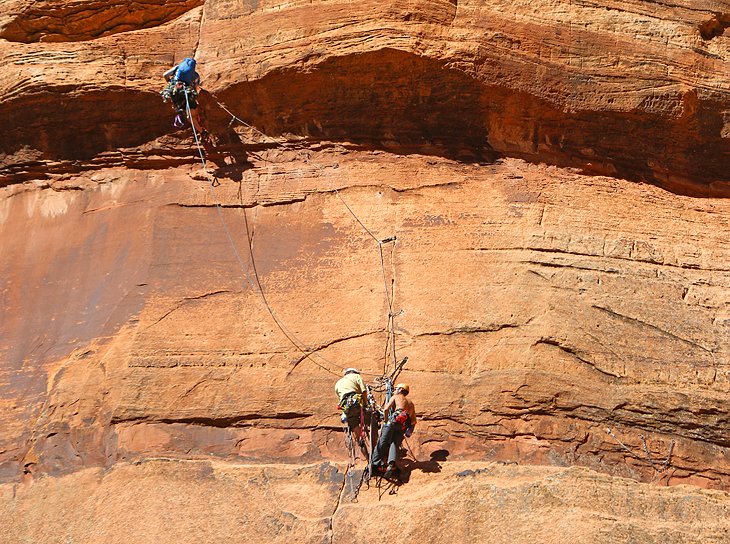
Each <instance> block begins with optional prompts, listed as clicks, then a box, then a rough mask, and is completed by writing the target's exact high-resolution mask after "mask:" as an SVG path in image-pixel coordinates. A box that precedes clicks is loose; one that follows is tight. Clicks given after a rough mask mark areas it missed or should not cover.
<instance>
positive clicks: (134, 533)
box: [0, 460, 730, 544]
mask: <svg viewBox="0 0 730 544" xmlns="http://www.w3.org/2000/svg"><path fill="white" fill-rule="evenodd" d="M357 480H358V473H357V472H356V471H352V470H350V471H349V472H347V473H345V467H344V465H335V466H333V465H330V464H328V463H324V464H318V465H304V466H302V465H295V466H292V465H240V464H228V463H222V462H219V461H213V462H211V461H194V462H189V461H188V462H180V461H171V460H152V461H147V462H144V463H142V464H138V465H129V464H119V465H117V466H115V467H114V468H112V469H111V470H109V471H102V470H100V469H86V470H83V471H80V472H78V473H76V474H73V475H68V476H64V477H62V478H58V479H51V478H48V479H44V480H42V481H39V482H37V483H36V484H35V485H33V486H32V487H30V488H26V487H22V486H15V487H13V486H11V485H9V484H5V485H0V497H2V498H3V499H5V500H2V501H0V516H2V517H3V518H5V519H7V520H9V524H8V525H6V526H5V529H4V532H5V535H6V536H8V537H9V538H10V539H11V540H10V541H11V542H28V541H32V542H59V541H60V542H88V543H95V542H104V543H116V542H119V543H124V542H139V543H141V544H143V543H147V542H154V543H156V544H157V543H158V544H167V543H174V542H180V541H195V542H307V543H309V542H312V543H321V542H328V543H332V544H335V543H346V542H352V541H353V539H356V540H357V541H358V542H365V543H376V542H382V541H383V535H384V534H398V535H400V536H401V537H402V538H406V539H408V540H425V541H432V539H433V538H434V535H439V541H440V542H491V543H510V544H511V543H529V542H535V540H536V539H538V540H539V541H540V542H546V543H549V544H553V543H554V544H560V543H563V542H576V543H592V542H602V543H617V544H618V543H624V542H631V541H633V542H642V543H646V544H651V543H660V542H661V543H667V544H675V543H685V542H703V543H718V544H719V543H723V542H727V541H728V538H730V522H728V519H730V512H729V509H730V500H729V498H728V495H727V494H726V493H723V492H718V491H704V490H698V489H696V488H691V487H685V486H678V487H669V488H666V487H656V486H648V485H646V484H639V483H636V482H634V481H632V480H625V479H621V478H610V477H607V476H605V475H600V474H596V473H593V472H591V471H588V470H586V469H577V468H568V469H565V468H548V467H515V466H502V465H499V464H484V463H482V464H478V463H458V464H453V463H441V464H439V463H430V462H426V463H423V464H422V465H421V466H420V468H415V469H414V470H413V471H412V472H411V474H410V482H409V483H408V484H406V485H403V486H401V487H400V488H391V487H387V486H383V487H381V489H376V488H375V487H371V488H370V489H367V490H366V489H364V488H363V491H361V492H360V494H359V497H358V502H357V503H353V502H352V497H353V494H352V490H353V489H354V488H355V486H356V484H357ZM131 482H133V485H130V483H131ZM391 491H394V492H396V493H395V494H392V493H391ZM49 504H52V505H53V506H54V507H53V508H49ZM63 512H73V515H71V516H69V515H64V514H63ZM19 520H22V522H21V521H19Z"/></svg>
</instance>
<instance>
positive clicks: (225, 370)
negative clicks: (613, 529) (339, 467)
mask: <svg viewBox="0 0 730 544" xmlns="http://www.w3.org/2000/svg"><path fill="white" fill-rule="evenodd" d="M260 157H261V158H262V159H265V158H266V157H264V156H260ZM267 157H271V159H267V160H276V162H275V163H272V162H260V163H258V164H255V165H254V167H253V168H250V169H248V170H246V171H244V172H243V176H242V178H241V180H240V181H239V182H235V181H233V180H231V179H222V181H221V185H220V186H219V187H218V188H216V189H214V190H213V191H214V192H213V193H211V190H210V189H209V188H206V187H205V184H204V182H202V183H201V182H200V181H197V180H195V179H192V178H191V177H190V176H188V175H186V174H185V168H183V167H180V168H178V169H177V170H174V171H166V172H165V173H164V174H162V173H155V172H139V173H135V172H134V171H132V172H129V171H127V172H118V173H116V174H115V173H114V172H116V171H114V170H109V171H100V172H97V173H95V174H93V175H92V176H91V177H89V178H83V177H74V183H76V184H77V187H78V190H53V189H51V188H49V189H42V190H40V189H30V188H29V190H26V191H23V190H22V188H21V187H17V188H15V189H13V188H12V187H9V188H7V189H6V191H7V192H8V194H9V195H10V194H13V195H14V196H8V199H7V200H6V204H5V207H6V212H5V217H6V219H5V223H4V229H3V232H8V233H11V232H25V233H26V234H25V237H24V238H22V239H21V238H15V237H11V238H10V239H9V240H8V243H6V244H4V248H5V252H6V253H5V254H6V255H7V256H8V257H7V258H5V259H3V265H2V266H3V277H5V278H7V280H6V281H7V282H8V283H7V284H6V286H5V289H4V292H5V293H6V296H5V300H6V301H7V302H6V303H7V304H8V307H9V311H8V312H7V313H6V314H5V317H4V322H3V327H2V330H3V346H4V350H3V354H4V357H3V358H4V360H6V361H8V364H7V365H6V369H5V371H4V373H3V376H4V379H3V384H4V390H5V391H6V392H7V393H6V396H7V401H6V402H7V408H8V410H7V411H5V414H6V417H5V419H6V421H9V422H10V423H9V428H10V429H15V431H14V432H12V433H10V435H9V436H6V437H5V438H6V443H7V444H10V445H12V447H10V446H6V451H5V453H4V454H3V461H4V466H5V471H6V474H7V475H8V476H9V477H12V475H13V474H17V473H18V471H20V470H21V469H22V465H26V464H28V463H35V465H34V470H39V471H42V472H45V471H50V472H53V473H56V472H64V471H68V470H71V469H75V468H80V467H82V466H85V465H87V464H98V463H102V464H104V463H113V462H114V460H116V459H126V458H130V457H132V458H134V457H137V456H145V455H148V454H155V455H159V454H170V453H175V454H178V455H198V454H208V453H214V454H217V455H222V456H231V455H238V456H243V457H247V458H250V457H253V458H261V457H265V458H269V457H273V458H279V459H285V460H286V459H288V460H291V459H294V458H302V457H303V458H305V459H312V460H314V459H318V458H321V457H322V456H324V457H334V458H337V457H341V455H342V449H341V438H340V435H339V432H338V427H337V419H336V416H335V415H334V411H333V394H332V391H331V384H332V381H333V380H334V376H333V374H336V373H338V372H339V369H340V368H341V367H344V366H348V365H352V364H354V365H357V366H360V367H363V368H364V369H365V370H366V371H368V372H370V373H371V375H370V379H372V378H373V377H374V376H375V375H377V374H379V373H381V372H382V370H381V369H382V364H383V363H382V360H383V359H382V357H383V346H384V343H385V340H386V335H385V331H384V328H385V325H386V316H387V311H388V310H387V306H386V305H385V297H384V293H383V277H382V270H381V266H380V261H379V254H378V250H377V244H375V242H374V241H373V240H372V239H371V238H369V236H368V235H367V234H366V233H365V232H364V230H363V229H362V228H361V226H360V225H358V224H357V222H356V221H355V219H354V218H353V216H352V215H351V214H350V213H349V211H348V210H347V208H346V207H345V205H344V203H343V200H344V201H345V202H347V204H348V205H349V206H350V208H351V209H352V210H353V211H354V212H355V213H356V214H357V215H358V217H362V218H363V219H364V220H365V221H366V222H367V226H368V228H369V229H370V230H371V231H372V232H373V233H375V234H376V236H377V237H378V238H380V239H383V238H386V237H389V236H393V235H395V236H397V242H396V244H395V245H390V246H384V247H385V248H386V249H385V252H384V263H385V265H386V275H387V278H388V279H387V281H388V282H389V281H390V278H394V279H395V285H394V311H399V310H401V309H402V310H403V313H402V314H401V315H399V316H398V317H396V319H395V323H396V329H397V333H398V335H397V339H396V347H397V351H398V353H399V354H400V355H401V356H402V355H408V356H409V357H410V361H409V363H408V364H407V365H406V368H405V370H404V373H403V374H402V377H403V379H406V380H407V381H410V382H412V385H413V387H414V392H416V393H415V395H416V396H415V398H416V399H417V400H418V402H417V405H418V407H419V410H420V411H421V412H422V419H423V421H422V425H421V426H420V427H419V433H417V437H415V438H414V442H415V444H414V447H415V448H417V451H418V452H421V451H423V452H425V453H428V452H429V451H433V450H434V449H441V448H443V449H447V450H449V451H451V452H452V453H454V454H457V455H460V456H466V457H477V458H482V457H485V456H487V457H490V458H505V459H514V460H520V461H526V462H536V463H551V464H575V463H577V464H583V465H587V466H591V467H594V468H597V469H600V470H607V471H610V472H614V473H617V474H621V475H627V476H634V477H637V478H645V479H652V478H656V477H658V475H657V471H656V470H655V468H657V469H658V468H666V469H668V470H662V471H661V477H662V478H664V479H665V480H669V481H672V482H679V481H687V482H692V483H696V484H699V485H703V486H707V485H709V486H717V487H722V488H724V487H726V486H727V484H728V479H727V478H728V468H729V467H728V464H727V460H726V459H727V447H728V443H727V439H726V436H727V426H728V420H727V413H726V410H725V408H724V405H725V403H726V401H727V384H728V348H729V346H728V325H729V324H730V322H729V321H728V317H729V314H728V302H727V301H728V300H730V298H728V291H729V284H730V272H728V266H727V265H728V262H730V260H729V259H728V250H729V248H728V242H727V239H726V236H725V232H726V227H727V224H728V218H729V216H730V208H729V206H730V204H728V203H727V202H726V201H724V200H721V199H703V200H698V199H693V198H689V197H678V196H675V195H672V194H670V193H666V192H664V191H662V190H661V189H657V188H654V187H651V186H646V185H636V184H632V183H629V182H626V181H620V180H614V179H610V178H596V177H586V176H580V175H577V174H573V173H570V172H566V171H562V170H559V169H556V168H546V167H540V166H529V165H527V164H525V163H523V162H521V161H517V160H510V161H503V162H500V163H498V164H495V165H492V166H479V165H468V164H461V163H458V162H453V161H448V160H445V159H433V158H429V157H421V156H411V157H404V156H395V155H389V154H386V153H382V152H373V153H362V152H353V151H348V150H346V149H345V148H342V147H340V146H333V147H328V148H324V149H320V150H313V149H310V150H302V149H298V150H292V151H286V150H285V149H280V150H277V151H271V152H268V155H267ZM192 174H193V177H197V176H198V174H196V173H195V171H193V172H192ZM115 176H119V177H117V178H115ZM95 180H96V181H95ZM28 185H29V184H26V185H25V187H28ZM67 188H68V187H67ZM335 189H338V190H339V196H338V194H335V193H334V192H333V191H334V190H335ZM13 191H15V192H14V193H13ZM215 201H220V202H221V203H222V205H223V208H222V209H221V210H220V216H219V214H218V209H217V208H216V207H215V206H213V205H212V203H213V202H215ZM221 217H222V218H223V221H224V223H222V222H221ZM224 225H225V226H224ZM247 225H248V226H247ZM226 229H227V230H226ZM228 235H230V239H229V236H228ZM246 236H250V237H251V239H252V248H253V253H254V257H255V261H254V263H255V265H256V272H257V273H258V278H259V280H260V281H261V285H262V287H263V289H264V293H265V296H266V300H267V302H268V304H269V307H270V308H271V309H272V310H273V312H274V315H276V317H277V319H278V320H279V322H280V323H281V324H282V325H283V326H284V327H285V330H286V331H287V333H288V334H290V335H292V334H293V335H294V338H295V339H296V341H297V342H299V344H300V346H308V347H311V348H317V349H318V350H319V353H320V355H321V357H316V358H313V359H305V360H302V353H301V351H300V350H298V349H297V348H296V347H294V346H293V345H292V343H291V342H290V340H289V339H287V337H286V336H285V335H284V334H283V333H282V331H281V330H280V329H279V328H278V327H277V325H276V323H275V322H274V321H273V319H272V316H271V314H270V313H269V311H268V309H267V307H266V305H264V303H263V300H262V299H261V296H260V292H259V291H258V287H253V286H255V285H256V283H255V282H254V275H253V273H254V270H253V267H252V265H251V261H250V255H249V254H248V251H249V250H248V245H247V244H246V243H245V240H246ZM231 242H232V243H233V245H231ZM233 247H235V248H236V249H235V250H236V252H237V253H234V251H233ZM23 262H25V263H27V264H26V265H25V267H22V266H19V263H23ZM60 269H63V270H64V271H65V273H64V276H63V278H59V277H58V274H57V271H58V270H60ZM33 350H35V352H34V351H33ZM64 353H68V354H70V355H64ZM322 357H323V358H322ZM607 428H611V429H612V433H613V434H614V436H611V434H609V433H608V432H607V431H606V429H607ZM642 435H643V436H645V439H646V440H647V449H649V450H650V452H651V453H650V458H649V456H647V455H646V452H645V451H644V446H643V444H642V443H641V438H640V437H641V436H642ZM619 441H620V442H622V443H624V444H625V445H627V446H629V448H630V449H632V451H633V452H634V456H635V457H631V456H628V455H626V451H625V450H624V449H622V447H621V446H620V443H619ZM672 442H674V445H673V446H672V445H671V444H672ZM670 448H672V449H671V454H672V455H671V459H670V462H669V463H667V465H666V466H665V465H664V463H665V461H666V459H667V457H668V456H669V453H670ZM652 463H655V468H652Z"/></svg>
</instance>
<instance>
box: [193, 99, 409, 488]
mask: <svg viewBox="0 0 730 544" xmlns="http://www.w3.org/2000/svg"><path fill="white" fill-rule="evenodd" d="M185 102H186V110H187V115H188V119H189V120H190V124H191V127H192V130H193V136H194V139H195V145H196V147H197V149H198V155H199V157H200V162H201V164H202V167H203V171H204V172H205V175H206V177H207V178H208V181H209V185H208V188H209V191H210V193H211V199H212V200H213V202H214V203H215V208H216V211H217V214H218V217H219V219H220V222H221V225H222V226H223V230H224V232H225V234H226V237H227V239H228V242H229V244H230V246H231V249H232V251H233V254H234V255H235V257H236V261H237V262H238V264H239V267H240V268H241V271H242V272H243V274H244V276H245V278H246V280H247V282H248V283H249V285H251V286H252V287H254V289H255V290H256V291H257V293H258V294H259V296H260V297H261V300H262V301H263V303H264V306H265V307H266V309H267V311H268V312H269V315H271V318H272V319H273V320H274V323H275V324H276V325H277V327H278V328H279V330H280V331H281V332H282V334H283V335H284V336H285V337H286V338H287V339H288V340H289V342H290V343H291V344H292V345H293V346H294V347H295V348H297V349H298V350H299V351H301V352H302V353H303V354H304V357H303V358H302V359H300V360H299V361H297V363H296V364H295V365H294V367H296V365H298V364H299V363H300V362H302V361H304V360H305V359H309V360H310V361H311V362H312V363H314V364H315V365H316V366H318V367H319V368H321V369H323V370H325V371H326V372H328V373H330V374H333V375H335V376H339V375H340V373H341V371H342V370H344V367H342V366H340V365H337V364H336V363H334V362H332V361H330V360H329V359H327V358H326V357H324V356H322V355H321V354H319V353H317V352H316V351H317V350H314V349H312V348H309V347H308V346H307V345H306V344H305V343H304V342H302V341H301V340H300V339H299V338H298V337H297V336H296V335H295V334H294V333H293V332H291V331H290V330H289V329H288V327H287V326H286V325H285V324H284V323H283V322H282V321H281V320H280V319H279V318H278V316H277V315H276V313H275V312H274V310H273V308H272V307H271V304H269V301H268V299H267V298H266V293H265V291H264V289H263V286H262V284H261V280H260V278H259V274H258V270H257V269H256V260H255V258H254V252H253V243H252V235H251V229H250V225H249V222H248V215H247V213H246V209H245V207H243V202H242V200H243V197H242V194H241V193H240V190H239V197H240V198H241V204H242V209H243V218H244V224H245V228H246V243H247V244H246V245H247V248H248V256H249V262H250V264H251V269H252V270H253V278H252V277H251V275H250V274H249V272H248V267H247V266H246V264H245V263H244V261H243V259H242V258H241V255H240V253H239V251H238V248H237V247H236V244H235V242H234V240H233V236H232V235H231V231H230V229H229V227H228V224H227V223H226V220H225V217H224V215H223V210H222V206H221V205H220V203H219V202H218V199H217V197H216V194H215V187H216V186H217V185H218V184H219V182H218V180H217V178H216V177H215V176H214V175H213V174H211V173H210V172H209V170H208V165H207V162H206V160H205V155H204V153H203V149H202V146H201V143H200V138H199V137H198V133H197V130H196V128H195V123H194V122H193V116H192V113H191V109H190V102H189V100H188V96H187V93H186V94H185ZM218 105H219V106H220V107H221V108H222V109H223V110H224V111H226V112H227V113H228V114H229V115H231V117H232V120H237V121H239V122H240V123H242V124H244V125H246V126H248V127H249V128H251V129H253V130H255V131H257V132H259V133H260V134H262V135H263V136H266V135H265V134H263V133H262V132H261V131H259V130H258V129H256V128H254V127H252V126H251V125H249V124H248V123H245V122H244V121H243V120H241V119H240V118H238V117H237V116H235V115H234V114H233V113H231V112H230V110H228V109H227V108H226V107H225V106H224V105H223V104H221V103H220V102H218ZM335 194H336V195H337V197H338V198H339V199H340V201H341V202H342V203H343V204H344V205H345V207H346V208H347V210H348V211H349V212H350V214H351V215H352V216H353V217H354V218H355V220H356V221H357V222H358V223H359V224H360V226H361V227H362V228H363V229H364V230H365V232H366V233H367V234H368V235H369V236H370V237H371V238H372V239H373V240H375V241H376V242H377V244H378V250H379V254H380V267H381V273H382V277H383V284H384V292H385V298H386V303H387V306H388V320H387V325H386V332H387V337H386V347H385V355H384V364H383V374H382V375H377V374H371V373H367V372H361V374H364V375H369V376H375V377H376V380H375V383H376V385H375V388H374V390H376V391H383V389H384V390H385V392H386V402H387V401H388V400H390V397H391V395H392V393H393V380H394V379H395V377H396V376H397V375H398V374H399V373H400V371H401V370H402V368H403V366H404V365H405V363H406V362H407V361H408V358H407V357H405V358H404V359H403V360H402V361H400V362H398V360H397V356H396V342H395V317H397V316H398V315H400V313H401V312H402V310H401V312H398V313H397V314H395V313H394V312H393V306H394V304H393V302H394V298H395V278H394V277H393V278H392V279H391V285H390V291H389V289H388V280H387V274H386V271H385V256H384V252H383V246H384V245H385V244H392V245H391V256H390V262H391V266H392V265H393V262H394V261H393V259H394V255H393V253H394V248H395V242H396V236H391V237H389V238H385V239H383V240H380V239H378V238H377V237H376V236H375V235H374V234H373V233H372V232H371V231H370V230H369V229H368V228H367V227H366V226H365V224H364V223H363V222H362V221H361V220H360V218H359V217H357V215H356V214H355V212H354V211H353V210H352V208H350V206H349V205H348V204H347V203H346V202H345V201H344V199H343V198H342V196H341V195H340V193H339V191H337V190H335ZM389 352H390V353H391V354H392V357H393V371H392V372H391V374H390V376H388V375H387V372H388V353H389ZM315 357H316V358H319V359H320V360H321V361H323V362H324V363H326V364H327V365H330V367H334V368H336V369H338V370H339V372H335V371H333V370H332V368H329V367H327V366H325V365H324V364H321V363H320V362H317V361H316V360H315ZM292 370H293V368H292ZM290 373H291V370H290V372H289V374H290ZM378 386H379V388H378ZM368 397H369V398H368V403H369V406H368V408H369V410H370V411H371V419H370V429H369V431H370V432H369V433H368V437H367V441H368V442H369V451H368V454H369V455H368V459H367V461H368V466H367V468H366V469H365V470H363V472H362V475H361V477H360V482H359V483H358V485H357V487H356V489H354V490H353V499H352V500H353V502H356V501H357V497H358V494H359V492H360V489H361V488H362V486H363V484H366V485H367V486H368V488H369V487H370V478H371V476H372V474H371V470H372V459H373V452H374V449H375V447H376V444H375V443H374V436H375V432H374V430H375V429H374V427H375V426H376V425H377V424H376V422H375V413H376V410H379V407H377V404H376V403H375V400H374V398H373V397H372V395H371V394H370V392H369V391H368ZM361 410H364V406H361ZM360 429H361V434H364V413H363V412H361V426H360ZM343 430H344V434H345V444H346V447H347V449H348V451H349V456H350V458H349V465H348V466H352V467H354V466H355V464H356V459H357V458H356V449H355V448H356V447H358V446H359V440H358V444H355V437H354V436H353V434H352V432H351V431H350V429H349V426H348V424H347V422H346V421H345V422H343ZM409 449H410V446H409ZM411 453H412V452H411ZM346 477H347V476H346ZM378 488H379V489H380V483H379V484H378ZM391 493H392V491H391Z"/></svg>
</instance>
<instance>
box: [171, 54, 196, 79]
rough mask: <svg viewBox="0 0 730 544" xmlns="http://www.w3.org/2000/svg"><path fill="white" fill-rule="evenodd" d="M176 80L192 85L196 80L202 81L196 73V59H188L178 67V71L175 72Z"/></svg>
mask: <svg viewBox="0 0 730 544" xmlns="http://www.w3.org/2000/svg"><path fill="white" fill-rule="evenodd" d="M175 79H177V80H178V81H182V82H183V83H187V84H188V85H192V84H193V83H194V82H195V80H197V79H200V76H199V75H198V73H197V72H196V71H195V59H191V58H190V57H187V58H185V59H183V61H182V62H181V63H180V64H178V65H177V71H176V72H175Z"/></svg>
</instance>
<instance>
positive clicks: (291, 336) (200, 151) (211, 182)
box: [185, 93, 345, 376]
mask: <svg viewBox="0 0 730 544" xmlns="http://www.w3.org/2000/svg"><path fill="white" fill-rule="evenodd" d="M185 105H186V109H187V115H188V119H189V120H190V126H191V127H192V129H193V136H194V138H195V145H196V146H197V148H198V155H199V156H200V162H201V164H202V165H203V171H204V172H205V175H206V177H207V178H208V181H209V184H208V188H209V190H210V193H211V198H212V199H213V202H214V203H215V208H216V211H217V212H218V217H219V219H220V221H221V224H222V225H223V230H224V231H225V233H226V236H227V238H228V242H229V244H230V246H231V249H232V250H233V254H234V255H235V257H236V260H237V261H238V265H239V266H240V268H241V271H242V272H243V273H244V276H245V277H246V280H247V281H248V283H249V285H250V286H251V287H254V289H256V291H257V292H258V294H259V295H260V296H261V299H262V300H263V302H264V305H265V306H266V309H267V310H268V312H269V314H270V315H271V317H272V319H273V320H274V323H276V326H277V327H278V328H279V330H281V332H282V333H283V334H284V336H285V337H286V338H287V340H289V342H291V344H292V345H293V346H294V347H295V348H297V349H298V350H299V351H301V352H302V353H303V354H304V355H305V357H304V359H307V358H309V359H310V360H311V361H312V362H313V363H314V364H315V365H317V366H318V367H320V368H321V369H322V370H325V371H327V372H329V373H330V374H333V375H335V376H339V375H340V373H341V372H342V371H343V370H344V369H345V367H341V366H339V365H336V364H335V363H333V362H332V361H329V360H327V359H325V358H324V357H323V356H322V355H319V354H317V353H315V352H314V350H311V349H309V350H307V349H305V348H303V347H302V346H305V347H306V344H304V342H301V341H298V339H297V338H296V336H295V335H294V334H293V333H291V332H288V330H287V328H286V326H285V325H284V324H283V323H282V322H281V321H280V320H279V319H278V317H277V316H276V314H274V311H273V309H272V308H271V306H270V304H269V302H268V300H267V299H266V295H265V294H264V291H263V289H262V288H261V283H260V281H259V277H258V272H257V271H256V264H255V261H254V258H253V247H252V246H251V238H250V236H249V235H250V233H249V230H248V217H247V215H246V210H245V209H244V220H245V223H246V240H247V242H248V249H249V255H250V258H251V263H252V268H253V270H254V274H255V277H256V280H255V281H254V280H253V279H251V276H250V275H249V273H248V271H247V267H246V265H245V264H244V262H243V259H242V258H241V255H240V253H239V252H238V249H237V248H236V244H235V242H234V241H233V236H232V235H231V232H230V229H229V228H228V224H227V223H226V220H225V218H224V217H223V210H222V209H221V205H220V204H219V203H218V202H217V198H216V194H215V179H214V178H213V177H212V176H211V174H210V172H208V165H207V162H206V160H205V156H204V155H203V149H202V146H201V145H200V139H199V138H198V132H197V130H196V129H195V123H194V122H193V118H192V114H191V110H190V102H189V100H188V95H187V93H185ZM300 344H301V345H300ZM315 355H316V356H317V357H319V358H320V359H322V360H324V361H325V362H326V363H328V364H330V365H332V366H334V367H335V368H337V369H338V370H339V372H335V371H333V370H331V369H330V368H327V367H325V366H324V365H322V364H320V363H318V362H317V361H315V360H313V356H315ZM304 359H301V360H300V361H299V362H302V361H303V360H304Z"/></svg>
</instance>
